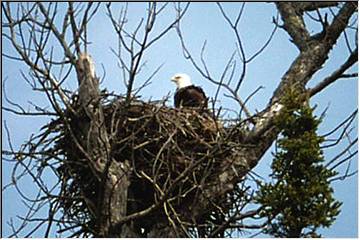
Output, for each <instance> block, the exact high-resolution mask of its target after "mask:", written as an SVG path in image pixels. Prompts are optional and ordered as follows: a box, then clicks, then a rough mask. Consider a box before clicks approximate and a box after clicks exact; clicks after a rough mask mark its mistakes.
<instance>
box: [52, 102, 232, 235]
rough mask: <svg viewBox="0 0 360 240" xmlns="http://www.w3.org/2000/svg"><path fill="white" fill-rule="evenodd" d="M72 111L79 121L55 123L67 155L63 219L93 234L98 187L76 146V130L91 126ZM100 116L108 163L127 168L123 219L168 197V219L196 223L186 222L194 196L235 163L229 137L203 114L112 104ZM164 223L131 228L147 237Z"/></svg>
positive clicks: (142, 223)
mask: <svg viewBox="0 0 360 240" xmlns="http://www.w3.org/2000/svg"><path fill="white" fill-rule="evenodd" d="M77 108H78V110H77V111H76V114H70V113H68V114H67V116H66V117H65V118H62V119H66V121H67V123H65V122H64V121H63V120H57V124H59V121H60V126H61V127H60V128H59V129H60V132H61V136H62V137H61V138H60V140H59V141H58V142H57V148H58V149H61V150H62V151H63V153H64V155H65V161H63V163H62V166H61V167H60V168H59V169H58V172H59V173H60V175H61V176H62V182H63V187H62V199H63V201H62V202H61V204H62V208H63V209H64V213H65V216H66V217H67V218H68V219H72V220H74V219H76V220H77V221H80V222H86V223H87V227H88V228H89V229H91V228H93V227H94V226H91V224H92V222H94V221H93V220H95V218H96V209H97V206H98V203H99V199H98V198H99V191H100V188H101V186H100V184H99V183H100V181H99V179H98V178H96V177H95V175H94V174H93V171H92V169H91V167H90V165H89V163H88V160H87V159H86V158H85V156H84V154H83V153H82V151H81V150H80V149H79V147H78V145H77V143H76V140H75V138H77V139H80V138H84V136H86V133H82V132H81V131H80V130H81V129H82V128H81V125H82V124H83V123H84V121H89V119H87V116H86V114H85V112H84V111H83V110H82V109H81V107H77ZM75 109H76V106H75ZM103 112H104V116H105V125H106V129H107V133H108V135H109V141H110V145H111V151H110V154H109V156H110V157H111V158H112V159H114V160H115V161H118V162H122V163H125V162H126V163H127V164H129V165H130V166H131V173H130V183H131V184H130V187H129V189H128V201H127V214H128V215H129V214H131V213H134V212H138V211H141V210H143V209H146V208H147V207H149V206H151V205H152V204H154V203H155V202H156V201H157V200H158V199H159V198H160V197H161V195H162V194H164V192H166V191H167V190H169V189H171V191H170V192H169V197H170V198H172V200H171V201H170V202H169V203H170V204H171V207H172V213H171V215H174V214H175V212H176V214H177V215H178V217H180V218H181V219H182V220H184V221H192V222H193V221H198V220H194V219H192V220H191V219H190V218H191V209H192V207H193V206H195V205H196V204H197V202H196V201H195V200H196V199H197V196H198V195H199V194H202V189H203V188H204V186H209V185H211V184H214V183H216V182H217V181H218V177H219V174H220V172H219V171H221V163H223V162H224V161H232V160H233V159H231V158H233V155H232V154H231V151H232V148H231V146H230V143H229V141H224V138H225V137H226V134H227V132H228V131H227V130H228V129H226V128H225V127H224V126H223V124H222V123H220V121H219V120H217V119H214V117H213V116H212V114H210V113H209V112H208V111H206V112H204V111H200V110H199V109H196V108H183V109H174V108H169V107H166V106H165V105H164V104H163V103H145V102H141V101H132V103H131V104H130V105H126V104H125V103H124V100H122V99H117V100H113V101H111V102H110V103H106V104H104V103H103ZM237 136H239V133H237ZM184 171H185V172H184ZM228 197H229V196H226V195H224V196H223V199H218V200H216V204H218V206H217V207H219V206H221V209H222V211H226V210H229V209H230V208H231V206H230V205H229V203H228V202H229V201H226V198H228ZM214 201H215V199H214ZM211 212H214V210H211V209H208V213H207V214H211ZM168 215H169V213H166V212H165V211H164V209H162V208H159V210H158V211H154V212H152V214H151V216H148V217H147V218H144V219H143V220H142V219H140V220H137V223H136V224H138V227H139V228H144V229H146V228H147V227H148V226H150V225H151V224H152V223H153V221H154V220H155V221H159V219H161V218H163V219H166V217H169V216H168ZM145 219H146V220H145ZM89 231H91V230H89Z"/></svg>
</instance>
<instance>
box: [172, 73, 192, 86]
mask: <svg viewBox="0 0 360 240" xmlns="http://www.w3.org/2000/svg"><path fill="white" fill-rule="evenodd" d="M171 81H172V82H174V83H175V84H176V87H177V89H179V88H184V87H188V86H191V85H192V83H191V79H190V77H189V75H187V74H185V73H177V74H175V75H174V76H173V77H172V78H171Z"/></svg>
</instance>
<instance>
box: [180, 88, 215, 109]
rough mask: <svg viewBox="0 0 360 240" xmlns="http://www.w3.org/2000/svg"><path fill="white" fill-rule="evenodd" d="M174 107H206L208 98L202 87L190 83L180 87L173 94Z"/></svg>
mask: <svg viewBox="0 0 360 240" xmlns="http://www.w3.org/2000/svg"><path fill="white" fill-rule="evenodd" d="M174 102H175V107H176V108H180V107H198V108H202V109H207V105H208V100H207V98H206V95H205V93H204V91H203V90H202V88H200V87H197V86H194V85H191V86H187V87H183V88H180V89H178V90H177V91H176V93H175V96H174Z"/></svg>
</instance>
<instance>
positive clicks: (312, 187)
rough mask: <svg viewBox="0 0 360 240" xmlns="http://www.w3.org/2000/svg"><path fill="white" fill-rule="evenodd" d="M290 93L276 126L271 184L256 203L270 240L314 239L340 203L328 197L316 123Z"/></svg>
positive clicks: (330, 193)
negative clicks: (278, 135) (277, 134)
mask: <svg viewBox="0 0 360 240" xmlns="http://www.w3.org/2000/svg"><path fill="white" fill-rule="evenodd" d="M299 102H300V103H301V102H304V101H299V98H298V97H297V95H296V93H293V92H292V93H289V94H288V95H287V97H286V98H285V99H284V100H283V104H284V106H286V109H285V110H284V112H283V113H282V114H281V116H279V117H278V119H277V121H276V124H277V126H279V127H280V129H283V131H282V134H281V139H279V140H278V141H277V144H276V147H277V152H276V154H275V157H274V160H273V163H272V166H271V167H272V171H273V172H272V174H271V178H272V180H273V181H272V183H266V184H261V185H260V189H259V192H258V195H257V197H256V201H257V203H259V204H261V205H262V207H261V209H262V210H261V212H260V215H261V216H262V217H266V218H267V219H268V223H269V224H268V227H267V228H266V230H265V232H266V233H268V234H270V235H272V236H274V237H320V235H318V234H317V233H316V230H317V229H318V228H319V227H329V226H330V225H331V224H332V223H333V222H334V220H335V217H336V216H337V215H338V214H339V213H340V206H341V203H340V202H338V201H336V200H335V199H334V198H333V189H332V188H331V186H330V183H329V178H331V177H333V176H335V175H336V174H337V173H336V172H335V171H330V170H328V169H326V168H325V167H324V165H323V162H324V157H323V153H322V151H321V149H320V144H321V143H322V142H323V140H324V139H323V138H322V137H320V136H318V135H317V133H316V131H317V128H318V126H319V124H320V123H321V119H316V118H315V117H314V116H313V109H312V108H310V107H309V106H308V105H307V104H305V105H304V104H299Z"/></svg>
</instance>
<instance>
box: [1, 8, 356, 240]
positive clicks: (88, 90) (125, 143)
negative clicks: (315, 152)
mask: <svg viewBox="0 0 360 240" xmlns="http://www.w3.org/2000/svg"><path fill="white" fill-rule="evenodd" d="M275 5H276V7H277V10H278V16H275V17H274V18H273V23H274V29H273V30H272V32H271V34H270V35H269V38H268V40H267V41H266V42H265V43H264V44H263V46H262V47H260V48H259V49H258V51H257V52H255V53H254V54H252V55H250V56H249V55H248V54H247V53H246V49H245V48H244V44H243V41H244V40H243V39H242V38H241V34H240V22H241V21H240V19H241V17H242V14H243V12H244V6H245V3H240V4H239V13H238V15H237V16H236V18H235V20H232V19H231V18H230V17H229V16H228V15H227V13H226V11H225V9H224V8H223V5H222V4H220V3H218V4H217V7H218V9H219V11H220V13H221V14H222V16H223V19H224V21H225V22H226V23H227V24H228V26H229V28H230V29H231V30H232V32H233V33H234V37H235V41H236V44H237V48H236V49H234V54H233V55H232V56H231V57H230V58H229V60H228V64H227V65H226V66H225V68H224V70H223V73H222V75H221V77H220V78H216V77H214V76H213V74H212V73H211V69H210V68H209V67H208V66H207V63H206V61H205V58H204V53H205V52H206V42H205V43H204V45H203V47H202V49H201V53H200V60H197V58H196V57H194V55H193V53H192V52H191V51H190V50H189V48H188V46H187V41H189V39H186V38H185V37H184V34H183V29H182V25H181V23H182V22H181V21H182V19H183V18H185V17H186V12H187V10H188V8H189V3H182V4H180V3H176V4H170V3H164V4H158V3H155V2H153V3H148V6H147V9H146V16H144V17H143V18H141V19H140V21H139V23H138V25H137V26H136V28H135V29H134V30H129V29H128V28H127V21H128V18H129V17H130V16H129V15H128V4H127V3H125V4H124V5H122V8H121V11H120V12H119V13H115V12H114V10H113V5H112V4H111V3H107V4H103V5H102V4H100V3H92V2H90V3H77V4H75V3H72V2H69V3H67V4H65V3H46V4H45V3H41V2H37V3H16V4H15V3H9V2H7V3H2V14H3V15H2V16H3V20H4V21H3V23H2V27H3V29H4V30H3V33H2V37H3V40H4V41H9V42H10V43H11V44H12V47H13V49H14V50H15V52H16V55H11V54H8V53H5V52H4V53H3V57H7V58H10V59H13V60H15V61H19V62H21V63H24V64H26V65H27V66H28V68H29V74H25V73H23V74H22V75H23V77H24V80H25V81H26V82H27V83H28V84H29V85H30V86H31V87H32V89H33V90H34V92H38V94H43V95H44V96H46V98H47V100H48V102H49V104H50V105H51V107H52V109H51V110H48V109H45V108H42V107H40V106H36V110H37V111H36V112H30V111H27V110H25V109H24V108H23V107H22V106H20V105H18V104H16V103H14V102H12V101H11V100H9V99H8V98H7V97H6V95H5V94H6V91H5V90H4V92H3V93H4V96H5V99H6V102H7V104H8V106H10V107H7V106H3V107H2V109H3V110H4V111H7V112H11V113H14V114H19V115H24V116H34V115H35V116H43V117H48V118H52V121H51V122H50V123H49V124H47V125H46V126H44V127H43V128H42V129H41V131H40V132H39V133H38V134H34V135H32V136H31V138H30V139H29V140H28V141H27V142H26V143H25V144H23V145H22V146H21V148H20V149H14V148H13V147H12V144H11V131H10V130H9V129H8V128H7V126H6V124H5V125H4V127H3V128H4V129H5V131H6V134H7V136H8V143H9V146H10V148H9V149H7V150H3V151H2V154H3V156H5V158H6V160H7V161H10V162H13V163H14V168H13V173H12V179H13V181H12V183H10V184H9V185H7V186H5V187H3V191H4V190H5V189H6V188H7V187H14V188H15V189H17V190H18V193H19V195H21V197H22V198H23V199H24V201H25V202H26V203H27V206H28V212H27V214H26V215H25V216H23V217H21V218H20V222H19V223H20V224H17V226H16V225H15V224H13V223H10V226H11V227H12V229H13V234H12V235H11V236H10V237H13V236H32V235H33V233H34V232H36V231H37V230H38V229H39V227H41V226H46V227H45V231H44V233H43V234H44V235H43V236H44V237H49V236H51V233H52V230H51V229H52V227H53V226H56V227H57V232H58V233H59V234H65V233H67V234H68V236H69V237H79V236H83V237H89V236H95V237H144V236H146V237H199V236H200V237H224V236H231V233H232V231H233V230H236V231H244V230H246V229H258V230H260V231H261V230H262V229H263V228H264V227H265V226H266V222H265V221H263V220H261V219H258V217H259V216H258V213H259V208H258V207H257V206H254V205H252V203H253V196H254V189H252V188H251V187H250V186H249V185H248V183H247V179H251V178H252V174H251V171H252V169H253V168H254V167H255V166H256V165H257V164H258V163H259V161H260V160H261V159H262V157H263V155H264V153H265V152H266V151H267V150H268V149H269V148H270V147H271V145H272V144H273V142H274V141H275V140H276V138H277V136H278V135H279V134H280V133H281V130H282V129H279V127H278V126H276V124H275V122H274V120H275V119H276V117H278V116H280V115H281V113H282V111H284V109H285V107H286V106H284V105H283V104H282V99H283V98H284V96H285V95H286V92H288V91H289V90H293V89H296V91H297V92H298V94H299V95H300V96H301V97H300V99H302V100H303V101H304V102H306V101H307V100H308V99H310V98H311V97H312V96H315V95H316V94H318V93H320V92H323V91H325V90H326V89H327V87H328V86H329V85H331V84H332V83H334V82H336V81H338V80H340V79H344V78H354V77H356V76H357V73H349V72H348V70H349V69H350V68H351V67H352V66H353V65H354V64H355V63H356V62H357V41H356V44H355V46H353V45H351V41H349V39H348V35H349V32H354V31H355V32H357V15H356V14H357V13H356V11H357V4H356V3H355V2H346V3H337V2H318V3H316V2H307V3H291V2H277V3H275ZM101 7H104V8H105V10H106V14H107V16H108V19H109V20H110V21H109V22H110V23H111V27H112V28H113V30H114V31H115V32H116V34H117V38H118V47H117V48H112V52H113V53H114V54H115V56H116V58H117V61H118V62H119V66H120V68H121V71H122V79H123V82H124V84H125V86H126V92H125V93H123V94H120V95H116V94H113V93H109V92H107V91H104V90H101V89H100V87H99V81H100V79H99V78H98V76H97V74H96V69H95V65H94V62H93V61H94V60H93V59H92V58H91V56H90V54H91V45H90V42H89V40H88V37H87V35H88V32H89V31H90V30H89V29H88V24H89V22H90V21H91V20H92V19H93V17H94V15H95V14H97V13H98V11H99V9H100V8H101ZM165 9H172V10H173V13H174V16H175V17H174V19H173V20H172V21H171V22H169V23H168V24H167V25H165V26H164V27H163V28H162V29H161V30H160V31H156V32H154V26H155V25H156V23H157V22H158V18H159V17H160V16H161V15H162V14H164V12H165ZM280 19H281V20H280ZM305 19H310V20H311V21H314V22H315V23H317V24H319V25H320V26H321V28H322V30H321V31H320V32H318V33H315V34H311V33H310V31H309V29H308V28H307V27H306V25H305ZM279 29H280V30H282V31H286V32H287V34H288V35H289V36H290V37H291V41H292V42H293V44H294V45H295V47H296V48H297V49H298V51H299V53H298V55H297V56H296V58H295V59H294V61H293V63H292V64H291V66H290V67H289V69H288V70H287V71H286V73H285V74H284V75H283V76H282V78H281V80H280V81H279V84H278V86H277V88H276V90H275V92H274V93H273V96H272V97H271V99H270V100H269V102H268V104H267V106H266V107H265V108H264V109H263V110H262V111H260V112H258V113H251V112H250V111H249V110H248V109H247V107H246V106H247V103H248V101H249V99H250V98H252V97H253V96H254V95H256V93H257V92H258V91H259V90H260V89H261V87H259V88H257V89H256V90H255V91H254V92H253V93H250V94H249V96H248V97H247V98H245V99H242V97H241V96H240V94H239V92H240V89H241V86H242V83H243V81H244V79H245V76H246V73H247V67H248V66H249V64H251V63H252V61H253V60H254V59H256V58H258V57H259V56H261V53H262V52H263V51H264V50H265V49H266V48H267V47H269V43H270V42H271V40H272V38H273V36H274V33H275V32H276V31H278V30H279ZM174 30H175V31H176V33H177V35H178V37H179V40H180V43H181V48H182V51H183V53H184V58H185V59H187V60H189V61H190V62H191V63H192V65H193V66H194V68H195V69H196V70H197V71H198V72H199V73H200V74H201V75H202V76H203V77H204V78H205V79H207V80H208V81H209V82H211V83H212V84H214V85H215V86H217V91H216V94H215V96H213V98H212V100H213V101H212V102H213V105H212V109H211V112H212V114H210V115H211V116H210V115H203V114H199V113H198V112H197V111H196V110H194V109H180V110H179V109H173V108H170V107H167V106H166V104H165V103H166V99H167V97H165V96H164V97H165V98H164V99H163V100H159V101H149V102H144V101H142V100H140V99H139V96H138V93H139V92H140V90H142V89H143V88H145V87H146V86H147V85H148V84H149V83H150V81H151V80H152V79H153V78H154V76H155V75H156V73H157V72H159V71H160V70H161V66H159V67H158V68H156V69H154V71H153V73H152V74H150V76H149V77H148V78H147V79H146V80H145V81H143V82H142V83H141V84H140V87H135V82H136V80H137V79H138V78H137V76H138V75H139V73H140V72H141V71H142V68H143V66H144V56H145V55H146V53H147V52H148V50H149V49H150V48H153V47H154V45H155V43H157V42H158V41H160V40H161V39H162V38H163V37H164V36H166V35H167V34H168V33H169V32H170V31H174ZM342 34H343V35H344V36H345V44H347V46H348V49H349V52H348V57H347V59H345V60H344V63H343V64H342V65H341V66H340V67H339V68H338V69H336V70H335V71H334V72H333V73H332V74H330V75H329V76H328V77H326V78H324V79H323V80H322V81H320V82H319V83H318V84H317V85H315V86H314V87H311V88H309V87H307V84H308V82H309V81H310V80H311V79H312V77H313V76H314V74H315V73H316V72H318V71H319V70H320V69H321V68H322V66H323V65H324V64H325V63H326V60H327V59H328V57H329V53H330V52H331V50H332V48H334V46H335V45H336V44H338V40H339V38H340V36H341V35H342ZM59 49H60V51H59ZM235 58H239V60H240V62H241V64H240V65H241V66H240V74H235V73H236V70H238V69H237V67H238V66H236V64H235ZM95 61H96V59H95ZM5 71H6V70H5ZM71 78H73V79H74V78H76V79H77V88H76V89H66V88H65V87H64V85H65V83H66V82H68V81H69V80H70V79H71ZM5 82H6V81H3V86H4V89H5V87H6V86H5ZM222 90H224V91H225V92H226V94H225V96H226V97H229V98H231V99H233V100H234V101H235V102H237V103H238V105H239V108H238V109H236V110H235V112H236V115H237V118H236V119H226V118H224V117H221V115H222V111H223V109H222V108H221V106H217V105H216V104H217V99H218V98H219V97H220V94H219V92H220V91H222ZM243 115H245V116H244V117H243ZM356 115H357V111H354V112H353V113H351V115H350V116H349V117H348V118H347V119H345V120H344V121H343V122H342V123H340V124H339V126H336V127H335V128H334V130H333V131H331V132H330V133H328V134H327V135H326V136H325V137H328V138H330V137H332V136H334V135H336V134H338V133H339V129H342V130H341V132H340V134H338V135H339V136H338V137H337V138H336V139H335V140H334V141H333V142H332V143H330V144H329V145H327V146H324V148H327V147H332V146H335V145H337V144H338V143H339V142H341V141H346V140H349V144H348V146H347V147H346V149H344V151H342V152H340V153H339V155H338V156H336V157H335V158H334V159H332V160H330V161H329V167H332V168H336V167H338V166H340V165H342V164H345V163H347V162H350V161H351V159H352V158H353V157H354V156H355V155H356V154H357V151H355V152H351V153H349V151H348V150H349V149H351V148H352V147H353V146H354V145H355V144H356V142H357V138H356V139H349V138H348V136H349V135H348V133H349V132H350V131H351V127H352V124H354V119H356ZM329 141H330V140H329ZM46 172H51V173H52V176H53V178H54V179H55V180H54V184H53V185H51V186H50V187H49V184H47V183H46V180H45V175H46V174H45V173H46ZM353 174H355V173H351V172H349V171H346V172H345V173H344V175H343V176H342V177H343V178H346V177H349V176H351V175H353ZM25 176H28V177H30V178H31V179H32V180H33V181H34V184H35V186H36V188H37V189H38V190H39V192H38V195H37V196H36V197H35V199H29V198H28V197H26V196H25V195H24V194H23V193H22V191H21V189H20V188H19V186H18V183H17V182H18V179H21V178H23V177H25ZM42 208H46V209H48V214H47V216H45V217H38V216H37V213H38V212H39V211H40V209H42ZM29 224H30V225H31V228H30V230H29V228H28V225H29Z"/></svg>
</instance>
